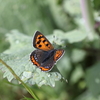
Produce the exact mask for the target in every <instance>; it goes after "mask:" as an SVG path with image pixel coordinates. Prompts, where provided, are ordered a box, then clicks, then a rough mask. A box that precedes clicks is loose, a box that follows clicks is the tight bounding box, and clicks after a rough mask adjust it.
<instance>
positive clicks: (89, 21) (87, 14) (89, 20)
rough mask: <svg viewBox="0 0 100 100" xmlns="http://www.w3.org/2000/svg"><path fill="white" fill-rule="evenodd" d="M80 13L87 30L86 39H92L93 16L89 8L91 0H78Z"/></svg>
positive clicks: (90, 7) (93, 31)
mask: <svg viewBox="0 0 100 100" xmlns="http://www.w3.org/2000/svg"><path fill="white" fill-rule="evenodd" d="M80 5H81V11H82V15H83V18H84V19H85V23H86V28H87V30H88V38H89V39H90V40H93V39H94V33H95V30H94V24H95V21H94V16H93V9H92V6H91V0H80Z"/></svg>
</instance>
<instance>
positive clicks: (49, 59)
mask: <svg viewBox="0 0 100 100" xmlns="http://www.w3.org/2000/svg"><path fill="white" fill-rule="evenodd" d="M33 47H35V48H36V50H34V51H33V52H32V53H31V55H30V59H31V61H32V63H33V64H34V65H36V66H37V67H39V68H40V69H41V70H42V71H46V72H48V71H50V70H51V69H52V68H53V66H54V64H55V63H56V62H57V61H58V60H59V59H60V58H61V57H62V56H63V54H64V50H63V49H54V47H53V45H52V44H51V43H50V42H49V41H48V39H47V38H46V37H45V36H44V35H43V34H42V33H40V32H39V31H36V33H35V35H34V39H33Z"/></svg>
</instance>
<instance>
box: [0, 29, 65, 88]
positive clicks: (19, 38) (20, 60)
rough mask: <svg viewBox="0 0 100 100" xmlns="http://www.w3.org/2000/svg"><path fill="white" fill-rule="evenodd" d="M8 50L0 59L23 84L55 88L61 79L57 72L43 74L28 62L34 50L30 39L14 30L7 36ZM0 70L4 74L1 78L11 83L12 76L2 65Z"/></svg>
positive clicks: (0, 55)
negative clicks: (56, 82)
mask: <svg viewBox="0 0 100 100" xmlns="http://www.w3.org/2000/svg"><path fill="white" fill-rule="evenodd" d="M7 39H8V42H10V45H11V46H10V48H9V49H8V50H6V51H5V52H4V53H2V54H0V58H1V59H2V60H4V61H5V62H6V63H7V64H8V65H9V66H10V67H11V68H12V69H13V70H14V72H15V73H16V74H17V75H18V76H19V77H20V78H21V79H22V80H23V81H24V82H25V83H29V84H30V85H33V84H37V85H38V86H42V85H50V86H52V87H54V86H55V81H59V80H61V79H63V77H62V75H61V74H60V73H59V72H48V73H47V72H43V71H41V70H40V69H39V68H37V67H36V66H35V65H33V64H32V63H31V61H30V53H31V52H32V51H33V50H34V48H33V47H32V37H28V36H26V35H23V34H21V33H19V32H18V31H16V30H13V31H11V32H10V33H8V34H7ZM0 68H1V69H2V71H3V72H4V75H3V77H4V78H5V77H6V78H7V79H8V81H12V79H14V76H13V75H12V74H11V72H10V71H9V70H8V69H7V68H6V67H5V66H3V65H1V64H0Z"/></svg>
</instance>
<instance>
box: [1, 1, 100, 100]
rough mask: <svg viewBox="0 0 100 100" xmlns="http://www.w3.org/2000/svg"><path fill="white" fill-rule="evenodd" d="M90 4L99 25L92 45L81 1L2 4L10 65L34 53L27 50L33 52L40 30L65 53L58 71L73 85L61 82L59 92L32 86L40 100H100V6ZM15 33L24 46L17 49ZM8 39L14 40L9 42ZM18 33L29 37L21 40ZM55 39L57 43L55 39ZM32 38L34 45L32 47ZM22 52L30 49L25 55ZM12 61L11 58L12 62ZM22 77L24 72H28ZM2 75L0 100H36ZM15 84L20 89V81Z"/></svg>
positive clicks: (4, 42)
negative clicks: (36, 36)
mask: <svg viewBox="0 0 100 100" xmlns="http://www.w3.org/2000/svg"><path fill="white" fill-rule="evenodd" d="M91 4H92V8H93V11H94V17H95V20H96V22H97V23H95V25H94V26H96V27H95V28H94V30H95V33H93V34H94V35H93V37H94V39H93V40H90V39H89V36H90V35H88V34H89V32H88V31H87V30H86V27H85V26H86V25H85V23H83V19H82V13H81V12H82V11H81V8H80V0H70V1H69V0H52V1H51V0H43V1H41V0H9V1H8V0H5V1H3V0H0V52H1V54H0V57H1V58H2V56H1V55H3V54H4V53H7V54H8V55H5V56H4V55H3V57H4V58H5V59H6V62H7V61H8V62H7V63H9V60H10V63H12V62H13V61H14V60H12V59H14V55H15V56H18V57H19V58H20V57H21V56H22V55H25V54H26V53H27V54H30V53H31V50H33V49H30V50H28V49H29V48H32V42H31V41H32V37H33V33H34V32H35V31H36V30H38V31H40V32H42V33H43V34H44V35H50V36H48V39H49V40H50V41H52V42H54V43H56V44H57V45H58V47H59V48H60V47H63V48H64V49H65V51H66V53H65V55H64V57H63V58H62V59H61V60H60V61H59V62H58V63H57V67H58V69H59V71H60V72H61V74H62V75H63V76H64V77H66V78H67V80H68V83H65V82H60V81H57V82H56V85H55V87H54V88H52V87H49V86H42V87H40V88H39V87H38V86H37V85H33V86H31V88H32V89H33V90H34V91H35V93H36V94H37V96H38V97H39V98H40V100H99V99H100V88H99V87H100V74H99V69H100V31H99V27H100V25H99V24H98V23H100V22H99V19H100V17H99V15H100V14H99V11H98V10H99V9H100V6H99V5H100V1H99V0H92V1H91ZM93 11H92V12H93ZM14 29H16V30H18V31H17V32H16V37H17V36H18V38H19V39H20V41H21V42H23V44H19V45H18V44H17V45H16V44H15V43H14V42H13V41H12V42H13V43H12V44H13V45H12V44H11V43H10V42H11V40H13V39H16V38H15V37H13V35H12V31H11V30H14ZM8 33H9V34H10V38H11V39H8V38H7V34H8ZM19 33H22V34H26V35H27V36H26V35H25V37H24V35H22V34H21V35H22V36H21V35H19ZM90 33H91V34H92V32H90ZM52 35H53V36H55V38H52ZM11 36H12V37H11ZM29 36H31V37H30V38H31V40H30V43H31V44H29V43H27V42H28V41H27V38H28V37H29ZM9 41H10V42H9ZM16 43H18V41H17V42H16ZM23 47H26V48H27V49H26V50H23ZM21 50H23V53H22V52H21ZM7 56H8V57H7ZM9 57H11V58H10V59H8V58H9ZM15 60H16V59H15ZM23 60H25V59H21V60H20V63H19V64H22V63H21V62H23ZM11 61H12V62H11ZM26 62H28V61H25V64H26ZM13 63H14V62H13ZM13 63H12V64H13ZM15 64H16V63H15ZM0 66H1V64H0ZM12 66H13V65H12ZM0 68H1V67H0ZM20 71H22V72H23V71H24V69H20ZM4 72H5V70H3V73H4ZM3 73H2V72H0V100H20V99H21V98H24V96H25V97H29V98H31V96H30V94H29V93H27V91H26V90H25V89H24V88H23V87H21V86H20V85H14V84H10V83H8V81H7V80H6V79H3V78H2V77H3ZM10 78H12V77H10ZM12 82H13V83H15V84H16V83H17V82H16V81H15V80H13V81H12ZM23 95H24V96H23ZM28 100H29V99H28Z"/></svg>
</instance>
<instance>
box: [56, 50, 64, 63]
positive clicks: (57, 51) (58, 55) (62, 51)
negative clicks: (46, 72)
mask: <svg viewBox="0 0 100 100" xmlns="http://www.w3.org/2000/svg"><path fill="white" fill-rule="evenodd" d="M63 55H64V50H63V49H57V50H56V52H55V55H54V61H55V62H57V61H58V60H59V59H60V58H61V57H62V56H63Z"/></svg>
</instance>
